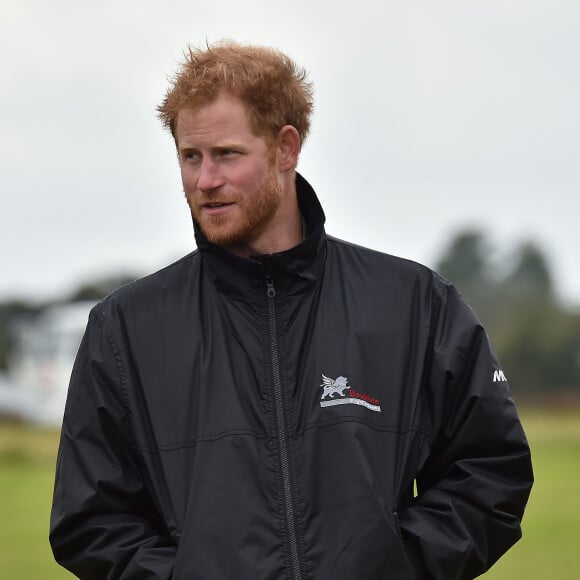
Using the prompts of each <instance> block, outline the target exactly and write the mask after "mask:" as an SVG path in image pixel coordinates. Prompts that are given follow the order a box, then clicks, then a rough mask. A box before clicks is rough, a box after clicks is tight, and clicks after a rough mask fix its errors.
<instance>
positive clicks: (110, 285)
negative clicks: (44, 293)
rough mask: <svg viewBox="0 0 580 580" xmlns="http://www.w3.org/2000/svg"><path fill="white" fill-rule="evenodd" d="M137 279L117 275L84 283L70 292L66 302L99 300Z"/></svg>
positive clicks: (130, 276)
mask: <svg viewBox="0 0 580 580" xmlns="http://www.w3.org/2000/svg"><path fill="white" fill-rule="evenodd" d="M137 277H138V276H132V275H130V274H118V275H115V276H105V277H103V278H98V279H96V280H91V281H89V282H85V283H84V284H82V285H81V286H80V287H79V288H77V289H76V290H75V291H74V292H72V294H70V296H69V297H68V299H67V300H66V301H67V302H77V301H79V300H100V299H101V298H103V297H105V296H106V295H107V294H109V293H111V292H112V291H113V290H116V289H117V288H119V287H120V286H123V285H124V284H127V283H128V282H133V280H135V279H136V278H137Z"/></svg>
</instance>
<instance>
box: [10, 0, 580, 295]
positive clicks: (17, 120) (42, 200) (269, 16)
mask: <svg viewBox="0 0 580 580" xmlns="http://www.w3.org/2000/svg"><path fill="white" fill-rule="evenodd" d="M221 38H232V39H234V40H238V41H240V42H250V43H255V44H265V45H269V46H275V47H278V48H280V49H282V50H283V51H285V52H287V53H288V54H289V55H290V56H292V57H293V58H294V59H295V60H296V61H297V62H298V63H299V64H300V65H302V66H304V67H305V68H306V69H307V70H308V71H309V76H310V79H311V80H312V81H313V82H314V84H315V98H316V111H315V114H314V118H313V124H312V130H311V135H310V137H309V140H308V141H307V143H306V145H305V147H304V149H303V153H302V156H301V160H300V164H299V170H300V171H301V172H302V173H303V174H304V176H305V177H306V178H307V179H308V180H309V181H310V182H311V183H312V185H313V186H314V187H315V189H316V190H317V192H318V194H319V197H320V198H321V201H322V203H323V206H324V208H325V211H326V214H327V231H328V232H329V233H331V234H333V235H336V236H338V237H342V238H344V239H347V240H350V241H353V242H356V243H359V244H363V245H367V246H370V247H373V248H376V249H379V250H382V251H386V252H389V253H392V254H397V255H401V256H404V257H408V258H411V259H414V260H417V261H420V262H423V263H426V264H428V265H430V266H433V265H434V264H435V262H436V261H437V259H438V257H439V256H440V255H441V253H442V252H443V250H444V248H445V247H446V245H447V244H448V242H449V241H450V239H451V237H452V236H453V235H454V234H455V233H456V232H457V231H458V230H460V229H462V228H464V227H480V228H481V229H482V230H483V231H485V232H486V233H487V234H488V235H489V238H490V241H491V242H492V243H493V244H494V245H495V246H496V247H497V249H498V250H499V251H500V252H505V253H507V252H508V251H509V250H510V248H513V247H514V245H515V244H517V243H518V242H519V241H522V240H525V239H529V238H531V239H534V240H536V241H537V242H538V243H539V244H540V245H541V246H542V247H543V248H544V250H545V251H546V253H547V255H548V257H549V259H550V263H551V264H552V266H553V268H554V274H555V277H556V281H557V284H558V286H559V288H560V289H561V293H562V294H563V296H564V297H565V298H566V299H567V300H568V301H571V302H573V303H576V304H579V305H580V257H579V254H580V225H579V224H580V65H579V63H578V55H579V54H580V1H578V0H480V1H478V0H470V1H465V0H456V1H452V0H405V1H401V0H397V1H391V0H373V1H371V0H358V1H357V2H343V1H340V0H335V1H326V0H319V1H316V0H292V1H289V0H286V1H285V2H280V1H279V0H268V1H264V0H261V1H259V0H243V1H240V0H237V1H232V0H222V1H221V2H207V1H205V2H201V1H192V0H187V1H182V0H166V1H163V2H162V1H153V0H98V1H97V0H51V1H50V2H48V1H44V0H28V1H27V0H2V2H1V3H0V59H1V62H0V65H1V69H0V75H1V76H0V266H1V273H0V299H5V298H8V297H16V296H21V297H24V298H38V299H44V298H52V297H56V296H58V295H60V294H64V293H66V292H69V291H70V290H72V289H73V288H74V286H75V285H76V284H78V283H79V282H81V281H84V280H87V279H90V278H92V277H94V276H96V275H101V274H107V273H117V272H124V271H132V272H135V273H148V272H151V271H153V270H155V269H158V268H160V267H162V266H163V265H165V264H166V263H168V262H170V261H173V260H174V259H176V258H178V257H179V256H181V255H183V254H185V253H188V252H189V251H191V249H193V247H194V241H193V235H192V227H191V220H190V217H189V213H188V210H187V206H186V204H185V201H184V198H183V193H182V189H181V183H180V179H179V172H178V166H177V161H176V156H175V153H174V149H173V144H172V141H171V138H170V137H169V135H167V134H166V133H164V132H163V130H162V128H161V124H160V123H159V121H158V120H157V118H156V113H155V107H156V106H157V104H158V103H159V102H160V101H161V100H162V99H163V96H164V94H165V91H166V89H167V75H170V74H171V73H172V72H173V71H174V70H175V68H176V63H177V62H178V61H179V60H180V55H181V52H182V50H183V49H184V48H185V47H186V46H187V44H189V43H191V44H194V45H203V44H204V43H205V42H206V40H207V41H208V42H213V41H216V40H219V39H221Z"/></svg>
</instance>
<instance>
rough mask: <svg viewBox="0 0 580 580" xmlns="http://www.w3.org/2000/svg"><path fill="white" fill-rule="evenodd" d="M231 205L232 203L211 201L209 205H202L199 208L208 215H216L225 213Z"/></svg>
mask: <svg viewBox="0 0 580 580" xmlns="http://www.w3.org/2000/svg"><path fill="white" fill-rule="evenodd" d="M233 205H234V204H233V203H232V202H223V201H212V202H211V203H204V204H203V205H202V206H201V208H202V210H203V211H205V212H206V213H208V214H209V215H218V214H221V213H224V212H226V211H227V209H228V208H230V207H231V206H233Z"/></svg>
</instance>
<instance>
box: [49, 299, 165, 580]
mask: <svg viewBox="0 0 580 580" xmlns="http://www.w3.org/2000/svg"><path fill="white" fill-rule="evenodd" d="M124 386H125V385H124V371H123V367H122V364H121V361H120V358H119V353H118V351H117V350H116V346H115V343H114V342H113V339H112V336H111V334H110V333H109V332H108V331H107V330H106V328H105V325H104V322H103V313H102V309H99V307H96V308H95V309H93V311H92V312H91V316H90V318H89V323H88V326H87V330H86V332H85V335H84V337H83V340H82V343H81V346H80V349H79V352H78V354H77V358H76V361H75V365H74V369H73V372H72V375H71V381H70V385H69V392H68V398H67V403H66V409H65V414H64V420H63V426H62V432H61V441H60V447H59V452H58V458H57V467H56V481H55V489H54V498H53V506H52V513H51V521H50V528H51V529H50V543H51V546H52V550H53V553H54V557H55V559H56V560H57V561H58V562H59V563H60V564H61V565H62V566H64V567H65V568H67V569H68V570H70V571H71V572H72V573H73V574H75V575H76V576H78V577H79V578H81V579H83V580H97V579H98V580H105V579H107V580H113V579H119V580H129V579H130V578H131V579H137V578H138V579H139V580H168V579H170V578H171V574H172V569H173V562H174V557H175V553H176V546H175V544H174V543H173V542H172V541H171V538H170V537H169V535H168V534H167V533H163V531H162V526H161V524H160V522H159V521H158V518H157V517H156V513H157V512H156V510H155V508H154V506H153V505H152V501H151V497H150V495H149V494H148V491H147V488H146V485H145V483H144V479H143V477H142V475H141V470H140V464H139V461H138V458H137V455H136V453H135V446H134V444H133V441H132V438H131V429H130V427H129V414H128V411H127V409H126V405H125V404H124Z"/></svg>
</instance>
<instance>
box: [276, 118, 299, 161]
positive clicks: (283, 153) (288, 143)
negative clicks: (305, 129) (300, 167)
mask: <svg viewBox="0 0 580 580" xmlns="http://www.w3.org/2000/svg"><path fill="white" fill-rule="evenodd" d="M301 146H302V142H301V140H300V135H299V133H298V131H297V130H296V127H293V126H292V125H284V127H282V128H281V129H280V131H279V132H278V137H277V138H276V153H277V157H278V159H277V160H278V166H279V167H280V170H281V171H284V172H286V171H291V170H293V169H296V165H297V164H298V155H299V154H300V148H301Z"/></svg>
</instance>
